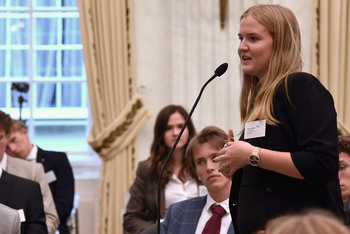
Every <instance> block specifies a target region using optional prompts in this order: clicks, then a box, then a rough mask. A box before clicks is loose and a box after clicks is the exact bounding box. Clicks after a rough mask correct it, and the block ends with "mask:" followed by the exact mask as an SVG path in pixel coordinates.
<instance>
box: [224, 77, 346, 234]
mask: <svg viewBox="0 0 350 234" xmlns="http://www.w3.org/2000/svg"><path fill="white" fill-rule="evenodd" d="M287 82H288V83H287V84H288V85H287V88H288V95H289V96H287V95H286V85H285V83H284V82H282V83H281V84H280V85H279V86H278V87H277V89H276V91H275V93H274V100H273V110H274V113H275V117H276V119H277V120H279V121H280V124H278V125H277V126H272V125H269V124H266V131H265V136H264V137H256V138H251V139H243V138H244V132H243V133H242V135H241V140H244V141H247V142H249V143H250V144H251V145H254V146H258V147H262V148H265V149H270V150H275V151H281V152H291V158H292V160H293V163H294V165H295V167H296V168H297V169H298V171H299V172H300V173H301V174H302V175H303V177H304V178H305V180H299V179H294V178H292V177H288V176H285V175H282V174H279V173H276V172H273V171H269V170H264V169H262V168H260V167H252V166H246V167H243V168H242V169H240V170H238V171H237V172H236V173H235V174H234V175H233V179H232V187H231V195H230V203H229V204H230V210H231V216H232V220H233V223H234V225H235V228H237V229H235V231H236V233H237V234H238V233H241V234H245V233H252V232H254V231H256V230H258V229H260V228H262V227H263V226H264V224H265V223H266V221H268V220H269V219H272V218H274V217H276V216H279V215H283V214H286V213H290V212H298V211H300V210H304V209H308V208H321V209H326V210H329V211H332V212H334V213H335V214H336V215H338V216H339V217H343V216H344V211H343V201H342V198H341V191H340V186H339V179H338V170H339V155H338V133H337V114H336V111H335V108H334V103H333V99H332V96H331V94H330V93H329V92H328V91H327V90H326V89H325V88H324V87H323V85H322V84H321V83H320V82H319V80H317V79H316V78H315V77H313V76H312V75H310V74H307V73H302V72H299V73H294V74H292V75H291V76H290V77H289V78H288V80H287ZM261 160H262V161H263V160H264V159H263V158H262V159H261ZM233 204H236V205H235V206H233Z"/></svg>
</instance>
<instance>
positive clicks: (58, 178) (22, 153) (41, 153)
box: [6, 119, 74, 234]
mask: <svg viewBox="0 0 350 234" xmlns="http://www.w3.org/2000/svg"><path fill="white" fill-rule="evenodd" d="M8 139H9V141H8V144H7V149H6V153H7V154H8V155H10V156H13V157H17V158H21V159H25V160H28V161H33V162H38V163H42V164H43V166H44V170H45V173H46V179H47V182H48V183H49V185H50V189H51V192H52V195H53V198H54V201H55V205H56V210H57V213H58V216H59V218H60V225H59V227H58V230H59V231H60V234H68V233H69V230H68V227H67V219H68V218H69V216H70V213H71V211H72V208H73V202H74V176H73V170H72V167H71V165H70V163H69V161H68V157H67V155H66V153H64V152H55V151H45V150H42V149H41V148H39V147H38V146H36V145H34V144H32V143H31V142H30V140H29V138H28V132H27V129H26V127H25V125H24V124H23V123H22V122H21V121H19V120H14V119H13V120H12V121H11V125H10V133H9V135H8Z"/></svg>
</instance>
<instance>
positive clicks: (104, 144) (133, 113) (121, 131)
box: [94, 100, 143, 153]
mask: <svg viewBox="0 0 350 234" xmlns="http://www.w3.org/2000/svg"><path fill="white" fill-rule="evenodd" d="M142 107H143V104H142V102H141V101H140V100H137V101H136V103H134V104H133V105H132V108H131V110H130V111H129V113H128V114H127V115H126V119H125V120H124V122H123V123H122V124H120V125H119V126H118V127H117V128H116V129H115V130H114V131H112V132H111V133H110V134H109V136H108V137H107V138H106V139H104V140H103V142H102V145H101V146H99V147H95V148H94V150H95V151H96V152H97V153H101V151H102V150H103V149H105V148H109V146H110V145H111V144H112V143H113V142H114V141H115V139H116V138H118V137H120V136H121V135H123V134H124V133H125V132H126V131H127V130H128V128H129V126H130V125H131V124H132V122H133V121H134V118H135V116H136V113H137V111H138V110H139V109H141V108H142Z"/></svg>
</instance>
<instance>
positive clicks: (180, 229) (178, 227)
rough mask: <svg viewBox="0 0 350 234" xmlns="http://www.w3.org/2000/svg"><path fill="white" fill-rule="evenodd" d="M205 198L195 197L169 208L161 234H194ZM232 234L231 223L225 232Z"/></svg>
mask: <svg viewBox="0 0 350 234" xmlns="http://www.w3.org/2000/svg"><path fill="white" fill-rule="evenodd" d="M206 201H207V196H203V197H196V198H192V199H188V200H184V201H181V202H177V203H174V204H172V205H170V206H169V209H168V211H167V215H166V217H165V219H164V222H163V224H162V229H161V231H160V233H161V234H177V233H181V234H193V233H195V232H196V227H197V223H198V221H199V218H200V216H201V213H202V210H203V207H204V205H205V203H206ZM227 233H228V234H233V233H234V231H233V225H232V222H231V224H230V227H229V229H228V231H227Z"/></svg>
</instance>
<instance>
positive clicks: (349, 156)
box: [338, 136, 350, 225]
mask: <svg viewBox="0 0 350 234" xmlns="http://www.w3.org/2000/svg"><path fill="white" fill-rule="evenodd" d="M338 151H339V181H340V189H341V193H342V198H343V203H344V212H345V221H346V223H347V224H348V225H350V201H349V200H350V136H338Z"/></svg>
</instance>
